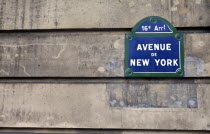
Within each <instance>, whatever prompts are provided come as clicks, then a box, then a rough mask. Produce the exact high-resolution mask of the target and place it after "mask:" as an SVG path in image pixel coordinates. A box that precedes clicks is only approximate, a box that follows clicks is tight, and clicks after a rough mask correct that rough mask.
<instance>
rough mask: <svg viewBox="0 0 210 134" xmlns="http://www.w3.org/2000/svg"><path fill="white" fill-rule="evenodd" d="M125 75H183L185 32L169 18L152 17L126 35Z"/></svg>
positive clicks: (141, 22) (140, 22)
mask: <svg viewBox="0 0 210 134" xmlns="http://www.w3.org/2000/svg"><path fill="white" fill-rule="evenodd" d="M125 76H126V77H183V76H184V44H183V34H181V33H177V32H176V28H175V27H174V26H173V25H172V24H171V23H170V22H168V21H167V20H165V19H163V18H161V17H156V16H151V17H147V18H144V19H143V20H141V21H139V22H138V23H137V24H136V26H135V27H134V28H133V29H132V32H131V33H130V34H126V35H125Z"/></svg>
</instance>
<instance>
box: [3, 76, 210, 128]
mask: <svg viewBox="0 0 210 134" xmlns="http://www.w3.org/2000/svg"><path fill="white" fill-rule="evenodd" d="M158 81H159V82H158ZM158 81H156V82H155V81H154V82H152V80H151V81H149V80H144V81H141V80H140V81H139V80H129V81H126V80H120V81H115V80H107V81H103V80H101V81H100V82H94V80H93V81H87V80H83V81H80V82H79V81H78V82H76V81H73V80H72V81H70V80H68V82H67V81H66V82H48V81H43V82H27V81H25V82H24V81H23V82H1V83H0V126H1V127H41V128H117V129H137V128H138V129H172V130H174V129H179V130H208V129H209V124H210V122H209V121H210V105H209V102H210V99H209V94H210V85H209V81H204V80H200V81H198V82H195V81H194V82H192V81H188V80H185V81H182V82H181V83H180V82H175V81H174V80H172V81H171V80H165V81H161V80H158ZM139 85H144V86H143V87H142V86H139ZM122 86H124V88H121V87H122ZM145 86H147V88H146V90H147V94H137V97H136V98H138V99H144V98H146V96H148V95H153V94H154V93H153V92H156V99H154V100H151V101H156V102H157V104H155V105H157V106H158V107H156V108H155V107H153V108H152V106H149V107H148V106H146V107H144V106H141V107H139V106H127V105H124V106H121V107H119V106H118V107H115V104H117V103H120V104H122V103H124V104H126V103H125V102H123V98H120V97H121V96H120V94H122V92H123V90H124V91H125V90H127V92H128V93H127V96H128V97H127V101H128V102H132V101H133V100H134V99H135V97H129V96H132V94H133V93H132V90H133V87H136V89H135V90H138V91H141V90H142V89H143V88H144V87H145ZM144 90H145V89H144ZM167 90H171V91H173V92H167ZM182 90H183V91H187V92H191V93H184V92H182ZM179 92H180V93H179ZM193 92H194V93H193ZM114 93H115V95H114ZM113 96H115V97H116V98H111V97H113ZM196 97H197V100H193V99H196ZM191 98H193V99H191ZM151 99H152V98H151ZM161 100H164V101H161ZM169 102H170V104H169ZM186 103H187V104H186ZM196 103H198V104H196ZM136 104H139V105H141V104H144V102H141V101H139V102H136ZM168 105H169V106H172V107H174V108H166V107H165V106H168ZM187 105H189V106H190V105H191V106H194V107H188V106H187ZM168 122H169V123H168Z"/></svg>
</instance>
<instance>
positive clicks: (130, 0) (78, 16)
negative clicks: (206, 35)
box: [0, 0, 210, 30]
mask: <svg viewBox="0 0 210 134" xmlns="http://www.w3.org/2000/svg"><path fill="white" fill-rule="evenodd" d="M0 3H1V4H0V29H2V30H12V29H65V28H131V27H133V26H134V25H135V24H136V23H137V22H138V21H139V20H140V19H142V18H144V17H146V16H162V17H164V18H166V19H167V20H169V21H170V22H172V23H173V24H174V25H175V26H176V27H198V26H209V21H210V20H209V17H208V16H209V13H210V8H209V6H210V2H209V0H187V1H185V0H105V1H104V0H88V1H84V0H79V1H78V0H39V1H38V0H0Z"/></svg>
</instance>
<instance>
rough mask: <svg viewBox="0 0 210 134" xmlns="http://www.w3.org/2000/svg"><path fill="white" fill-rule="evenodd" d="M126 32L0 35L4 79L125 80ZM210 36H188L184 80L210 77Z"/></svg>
mask: <svg viewBox="0 0 210 134" xmlns="http://www.w3.org/2000/svg"><path fill="white" fill-rule="evenodd" d="M124 36H125V32H73V33H70V32H65V33H63V32H59V33H41V34H40V33H27V34H26V33H20V34H0V58H1V62H0V65H1V70H0V76H1V77H5V76H6V77H41V76H44V77H123V76H124V51H125V49H124ZM209 42H210V34H209V33H186V34H185V44H184V47H185V77H208V76H210V55H209V53H210V49H209V45H210V43H209Z"/></svg>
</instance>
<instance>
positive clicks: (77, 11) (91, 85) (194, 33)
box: [0, 0, 210, 134]
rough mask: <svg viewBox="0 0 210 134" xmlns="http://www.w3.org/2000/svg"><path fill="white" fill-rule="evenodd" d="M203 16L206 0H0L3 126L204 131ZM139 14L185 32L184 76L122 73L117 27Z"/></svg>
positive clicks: (121, 133) (209, 63) (208, 55)
mask: <svg viewBox="0 0 210 134" xmlns="http://www.w3.org/2000/svg"><path fill="white" fill-rule="evenodd" d="M209 14H210V1H209V0H88V1H87V0H0V77H1V79H0V127H1V128H4V127H5V128H8V129H9V128H11V127H14V128H15V129H14V131H15V132H16V130H20V128H24V130H23V131H24V132H44V131H42V130H44V129H45V132H54V131H53V130H55V129H56V128H60V129H59V130H58V131H56V132H58V133H64V132H66V133H78V134H81V133H99V134H100V133H117V134H135V133H142V134H154V133H159V134H169V133H174V134H195V133H202V134H204V133H206V132H203V130H206V131H207V130H210V98H209V96H210V79H209V76H210V49H209V47H210V43H209V42H210V34H209V33H210V31H209V27H210V17H209ZM146 16H161V17H163V18H166V19H167V20H169V21H170V22H172V24H173V25H174V26H175V27H178V28H179V30H180V31H185V32H186V33H184V34H185V40H184V42H185V45H184V47H185V50H184V52H185V78H170V79H165V78H155V79H154V78H123V76H124V75H123V74H124V72H123V69H124V66H123V60H124V35H125V33H128V32H130V29H131V28H132V27H133V26H134V25H135V24H136V23H137V22H138V21H139V20H141V19H142V18H144V17H146ZM198 32H199V33H198ZM202 32H203V33H202ZM204 32H205V33H204ZM5 77H10V79H9V78H5ZM11 77H12V78H13V79H11ZM20 77H25V78H22V79H21V78H20ZM31 77H33V78H31ZM48 77H51V79H49V78H48ZM60 77H65V79H64V78H63V79H62V78H60ZM119 77H120V78H119ZM201 77H202V78H201ZM29 128H37V129H36V130H33V131H32V129H29ZM52 128H53V129H52ZM63 128H65V129H63ZM66 128H69V129H68V130H66ZM143 130H144V131H143ZM177 130H181V131H177ZM194 130H199V131H194ZM14 131H12V130H7V131H5V132H14ZM0 132H4V131H3V130H2V129H0ZM19 132H20V131H19Z"/></svg>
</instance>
